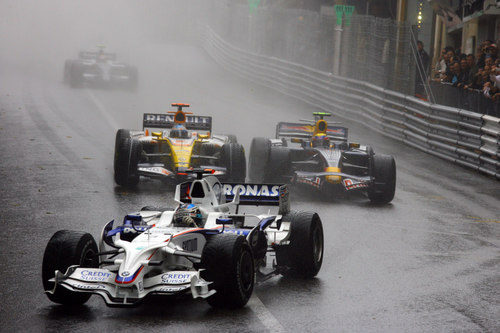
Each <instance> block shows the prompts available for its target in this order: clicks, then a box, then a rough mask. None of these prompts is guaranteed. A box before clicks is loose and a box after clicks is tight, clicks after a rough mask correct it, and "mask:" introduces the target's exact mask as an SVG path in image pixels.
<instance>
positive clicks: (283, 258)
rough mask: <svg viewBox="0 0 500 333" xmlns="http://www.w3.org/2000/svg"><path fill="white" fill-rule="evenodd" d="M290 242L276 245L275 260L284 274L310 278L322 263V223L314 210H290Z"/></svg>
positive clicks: (315, 273)
mask: <svg viewBox="0 0 500 333" xmlns="http://www.w3.org/2000/svg"><path fill="white" fill-rule="evenodd" d="M283 221H284V222H290V243H289V244H288V245H280V246H277V247H276V261H277V264H278V266H281V267H282V268H284V269H283V274H284V275H292V276H299V277H304V278H312V277H314V276H316V275H317V274H318V272H319V270H320V269H321V264H322V263H323V249H324V244H323V225H322V223H321V219H320V217H319V215H318V214H316V213H314V212H293V211H292V212H290V213H289V214H288V215H285V216H283Z"/></svg>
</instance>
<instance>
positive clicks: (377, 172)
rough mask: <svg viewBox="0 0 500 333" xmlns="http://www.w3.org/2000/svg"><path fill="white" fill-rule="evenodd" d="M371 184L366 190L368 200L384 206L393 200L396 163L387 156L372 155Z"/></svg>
mask: <svg viewBox="0 0 500 333" xmlns="http://www.w3.org/2000/svg"><path fill="white" fill-rule="evenodd" d="M372 177H373V184H372V186H371V187H370V188H369V189H368V198H369V199H370V201H371V202H373V203H376V204H386V203H389V202H391V201H392V199H394V193H395V192H396V161H395V160H394V157H392V156H389V155H373V166H372Z"/></svg>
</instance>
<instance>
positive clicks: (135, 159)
mask: <svg viewBox="0 0 500 333" xmlns="http://www.w3.org/2000/svg"><path fill="white" fill-rule="evenodd" d="M117 136H118V133H117ZM117 146H118V149H117V150H115V161H114V169H115V181H116V183H117V184H118V185H120V186H128V187H133V186H135V185H137V183H138V182H139V172H138V170H137V165H138V164H139V160H140V157H141V143H140V142H139V141H137V140H135V139H133V138H126V139H124V140H122V141H121V142H119V143H118V144H117Z"/></svg>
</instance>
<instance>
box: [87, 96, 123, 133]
mask: <svg viewBox="0 0 500 333" xmlns="http://www.w3.org/2000/svg"><path fill="white" fill-rule="evenodd" d="M85 91H86V92H87V95H88V96H89V97H90V99H91V100H92V102H94V104H95V105H96V106H97V109H99V111H100V112H101V114H102V115H103V116H104V118H106V120H107V122H108V123H109V125H111V127H113V129H114V130H115V131H116V130H117V129H119V128H120V126H119V125H118V123H117V122H116V121H115V120H114V119H113V117H111V115H110V114H109V113H108V112H107V110H106V108H105V107H104V105H103V104H102V103H101V102H100V101H99V100H98V99H97V97H96V96H95V95H94V93H93V92H92V91H90V90H89V89H87V88H85Z"/></svg>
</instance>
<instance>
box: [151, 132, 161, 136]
mask: <svg viewBox="0 0 500 333" xmlns="http://www.w3.org/2000/svg"><path fill="white" fill-rule="evenodd" d="M151 135H152V136H156V137H161V135H162V134H161V132H152V133H151Z"/></svg>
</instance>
